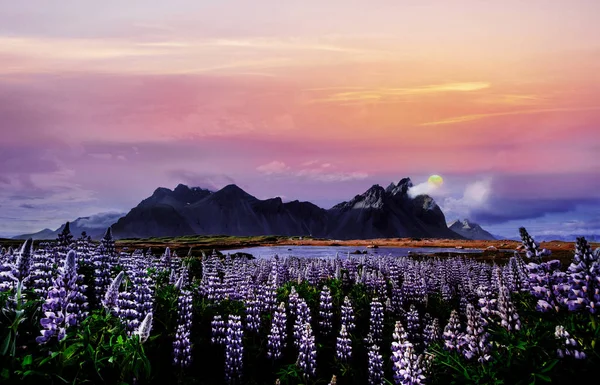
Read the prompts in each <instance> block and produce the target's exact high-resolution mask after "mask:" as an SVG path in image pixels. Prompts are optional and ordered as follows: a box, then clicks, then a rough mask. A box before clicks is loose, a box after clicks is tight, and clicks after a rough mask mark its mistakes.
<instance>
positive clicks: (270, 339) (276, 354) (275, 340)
mask: <svg viewBox="0 0 600 385" xmlns="http://www.w3.org/2000/svg"><path fill="white" fill-rule="evenodd" d="M281 345H282V341H281V332H280V331H279V327H278V326H277V324H276V323H275V322H274V320H273V322H272V323H271V330H270V332H269V335H268V336H267V357H269V358H271V359H272V360H277V359H279V358H281Z"/></svg>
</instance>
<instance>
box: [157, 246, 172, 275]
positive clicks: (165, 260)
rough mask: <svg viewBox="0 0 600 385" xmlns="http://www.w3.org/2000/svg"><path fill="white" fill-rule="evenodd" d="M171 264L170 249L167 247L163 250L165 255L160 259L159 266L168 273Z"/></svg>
mask: <svg viewBox="0 0 600 385" xmlns="http://www.w3.org/2000/svg"><path fill="white" fill-rule="evenodd" d="M171 263H172V257H171V249H170V248H168V247H167V248H166V249H165V253H164V254H163V255H162V257H161V258H160V265H161V267H162V268H163V269H164V270H166V271H170V270H171Z"/></svg>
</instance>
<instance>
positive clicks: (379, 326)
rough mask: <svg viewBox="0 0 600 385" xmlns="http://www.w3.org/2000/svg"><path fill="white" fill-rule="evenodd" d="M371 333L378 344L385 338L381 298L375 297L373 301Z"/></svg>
mask: <svg viewBox="0 0 600 385" xmlns="http://www.w3.org/2000/svg"><path fill="white" fill-rule="evenodd" d="M369 334H370V335H371V337H372V338H373V342H374V343H376V344H379V343H381V340H382V339H383V305H382V304H381V302H379V298H377V297H375V298H373V301H371V318H370V320H369Z"/></svg>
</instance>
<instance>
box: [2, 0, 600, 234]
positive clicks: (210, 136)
mask: <svg viewBox="0 0 600 385" xmlns="http://www.w3.org/2000/svg"><path fill="white" fill-rule="evenodd" d="M598 15H600V2H599V1H597V0H574V1H563V0H528V1H522V0H504V1H476V0H454V1H447V0H444V1H428V0H414V1H413V0H402V1H400V0H372V1H366V0H362V1H357V0H327V1H312V0H303V1H296V0H285V1H281V0H268V1H258V0H255V1H243V0H237V1H226V0H221V1H204V0H188V1H183V0H170V1H154V0H152V1H150V0H143V1H141V0H140V1H137V0H136V1H133V0H128V1H113V0H110V1H81V0H77V1H76V0H62V1H53V2H50V1H22V2H18V1H14V0H11V1H8V0H0V235H4V236H10V235H16V234H21V233H24V232H32V231H38V230H41V229H43V228H46V227H49V228H52V229H54V228H57V227H58V226H60V225H61V223H63V222H64V221H66V220H73V219H75V218H77V217H79V216H86V215H91V214H95V213H100V212H106V211H121V212H127V211H128V210H129V209H130V208H132V207H134V206H135V205H137V204H138V203H139V202H140V201H141V200H142V199H144V198H146V197H147V196H149V195H150V194H152V192H153V191H154V189H155V188H157V187H159V186H163V187H169V188H174V187H175V186H176V185H177V184H178V183H184V184H187V185H190V186H201V187H206V188H210V189H213V190H214V189H218V188H221V187H223V186H225V185H227V184H230V183H236V184H237V185H239V186H240V187H242V188H243V189H245V190H246V191H247V192H249V193H250V194H252V195H254V196H256V197H258V198H268V197H273V196H281V197H283V198H284V200H294V199H300V200H309V201H312V202H313V203H316V204H318V205H319V206H321V207H324V208H329V207H331V206H332V205H333V204H335V203H338V202H340V201H344V200H349V199H351V198H352V197H353V196H354V195H356V194H359V193H362V192H364V191H365V190H366V189H368V188H369V187H370V186H371V185H373V184H380V185H382V186H384V187H385V186H387V185H388V184H389V183H390V182H392V181H394V182H398V181H399V180H400V179H401V178H403V177H411V179H412V180H413V181H414V183H415V184H418V183H422V182H424V181H426V180H427V178H428V177H429V176H430V175H432V174H439V175H441V176H442V177H443V178H444V181H445V183H444V185H443V187H442V188H441V189H439V190H436V191H433V192H431V195H432V196H433V197H434V198H435V199H436V201H437V202H438V204H439V205H440V206H441V207H442V209H443V210H444V212H445V214H446V218H447V220H448V221H451V220H453V219H456V218H459V217H460V218H463V217H468V218H470V219H472V220H474V221H476V222H479V223H480V224H481V225H482V226H484V228H486V229H487V230H489V231H490V232H492V233H494V234H500V235H504V236H511V237H513V236H518V227H519V226H521V225H524V226H526V227H527V228H528V229H530V232H531V233H532V234H534V235H535V234H542V233H543V232H544V231H547V232H552V233H559V234H584V233H585V234H597V235H599V236H600V156H598V154H599V153H600V39H599V38H598V37H599V36H600V23H599V22H598Z"/></svg>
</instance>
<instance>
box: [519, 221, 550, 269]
mask: <svg viewBox="0 0 600 385" xmlns="http://www.w3.org/2000/svg"><path fill="white" fill-rule="evenodd" d="M519 233H520V235H521V240H522V243H523V246H525V250H526V254H525V255H526V256H527V258H529V259H532V260H534V261H535V262H537V263H539V262H541V261H542V258H543V257H545V256H548V255H550V250H546V249H541V250H540V247H539V245H538V244H537V243H536V242H535V241H534V239H533V238H532V237H531V236H530V235H529V233H528V232H527V230H526V229H525V227H520V228H519Z"/></svg>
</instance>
